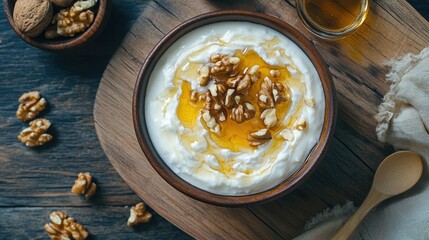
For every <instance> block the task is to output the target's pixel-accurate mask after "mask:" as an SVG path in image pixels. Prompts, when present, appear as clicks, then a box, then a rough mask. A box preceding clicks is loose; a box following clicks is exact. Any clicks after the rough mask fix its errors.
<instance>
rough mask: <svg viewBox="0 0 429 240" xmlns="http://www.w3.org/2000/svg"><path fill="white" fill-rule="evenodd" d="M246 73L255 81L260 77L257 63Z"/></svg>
mask: <svg viewBox="0 0 429 240" xmlns="http://www.w3.org/2000/svg"><path fill="white" fill-rule="evenodd" d="M246 74H248V75H249V76H250V79H251V80H252V82H256V81H257V80H258V79H259V78H260V77H261V72H259V65H253V66H252V67H251V68H250V69H249V70H248V71H246Z"/></svg>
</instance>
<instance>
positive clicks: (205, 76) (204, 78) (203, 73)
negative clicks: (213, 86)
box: [198, 65, 210, 86]
mask: <svg viewBox="0 0 429 240" xmlns="http://www.w3.org/2000/svg"><path fill="white" fill-rule="evenodd" d="M198 74H200V77H199V78H198V83H199V84H200V85H201V86H207V83H208V82H209V80H210V68H209V66H208V65H204V66H202V67H201V68H200V69H198Z"/></svg>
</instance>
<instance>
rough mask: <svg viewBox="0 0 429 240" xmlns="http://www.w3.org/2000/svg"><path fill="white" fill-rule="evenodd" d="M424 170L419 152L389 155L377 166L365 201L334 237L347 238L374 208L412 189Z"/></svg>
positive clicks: (400, 152)
mask: <svg viewBox="0 0 429 240" xmlns="http://www.w3.org/2000/svg"><path fill="white" fill-rule="evenodd" d="M422 172H423V162H422V159H421V158H420V156H419V155H418V154H417V153H414V152H409V151H399V152H396V153H393V154H391V155H389V156H388V157H387V158H385V159H384V160H383V162H382V163H381V164H380V166H379V167H378V168H377V171H376V173H375V177H374V181H373V183H372V187H371V190H370V191H369V194H368V196H367V197H366V199H365V201H364V202H363V203H362V205H361V206H360V208H359V209H358V210H357V211H356V212H355V213H354V214H353V216H352V217H351V218H350V219H349V220H348V221H347V222H346V223H345V224H344V225H343V226H342V227H341V229H340V230H339V231H338V232H337V234H336V235H335V236H334V237H333V238H332V239H333V240H342V239H347V238H348V237H349V236H350V235H351V234H352V233H353V231H354V230H355V228H356V227H357V226H358V225H359V223H360V222H361V221H362V219H363V218H364V217H365V216H366V215H367V214H368V212H369V211H371V209H372V208H374V207H375V206H376V205H377V204H379V203H380V202H382V201H384V200H386V199H388V198H391V197H393V196H395V195H398V194H400V193H403V192H405V191H407V190H408V189H410V188H411V187H412V186H414V185H415V184H416V183H417V181H418V180H419V179H420V177H421V176H422Z"/></svg>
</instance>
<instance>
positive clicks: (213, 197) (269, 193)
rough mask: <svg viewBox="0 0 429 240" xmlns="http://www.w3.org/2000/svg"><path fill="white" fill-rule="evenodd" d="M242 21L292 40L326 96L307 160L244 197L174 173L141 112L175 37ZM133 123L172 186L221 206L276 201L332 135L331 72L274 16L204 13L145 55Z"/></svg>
mask: <svg viewBox="0 0 429 240" xmlns="http://www.w3.org/2000/svg"><path fill="white" fill-rule="evenodd" d="M224 21H244V22H252V23H257V24H262V25H265V26H267V27H269V28H272V29H274V30H276V31H278V32H280V33H281V34H283V35H285V36H286V37H287V38H289V39H291V40H292V41H293V42H295V43H296V44H297V45H298V46H299V47H300V48H301V49H302V50H303V51H304V53H306V54H307V56H308V57H309V58H310V60H311V61H312V63H313V65H314V66H315V68H316V70H317V72H318V74H319V77H320V79H321V83H322V87H323V92H324V95H325V118H324V123H323V127H322V133H321V136H320V139H319V142H318V143H317V144H316V145H315V147H314V148H313V151H312V152H311V153H310V154H309V156H308V158H307V162H306V163H304V164H303V166H302V167H301V168H300V169H299V170H298V171H297V172H296V173H295V174H294V175H293V176H292V177H290V178H288V179H286V180H285V181H283V182H281V183H280V184H278V185H277V186H275V187H273V188H271V189H268V190H266V191H263V192H259V193H256V194H251V195H245V196H225V195H218V194H213V193H210V192H207V191H205V190H202V189H200V188H197V187H195V186H193V185H191V184H189V183H188V182H186V181H185V180H183V179H182V178H180V177H179V176H177V175H176V174H175V173H174V172H173V171H172V170H171V169H170V168H169V167H168V166H167V165H166V164H165V163H164V161H163V160H162V159H161V158H160V157H159V155H158V153H157V152H156V150H155V148H154V146H153V144H152V142H151V140H150V138H149V136H148V132H147V127H146V120H145V114H144V111H141V110H144V101H145V99H144V96H145V92H146V86H147V83H148V80H149V78H150V75H151V73H152V70H153V68H154V67H155V65H156V63H157V62H158V60H159V58H160V57H161V56H162V55H163V54H164V52H165V51H166V50H167V49H168V48H169V47H170V46H171V44H173V43H174V42H175V41H176V40H177V39H179V38H180V37H182V36H183V35H185V34H186V33H188V32H190V31H192V30H194V29H196V28H198V27H201V26H204V25H207V24H211V23H216V22H224ZM132 116H133V124H134V129H135V132H136V136H137V140H138V142H139V145H140V147H141V149H142V150H143V153H144V154H145V156H146V158H147V159H148V161H149V163H150V164H151V165H152V167H153V168H154V169H155V171H156V172H157V173H158V174H159V175H160V176H161V177H162V178H163V179H164V180H165V181H166V182H167V183H169V184H170V185H171V186H173V187H174V188H175V189H177V190H178V191H180V192H182V193H183V194H185V195H187V196H189V197H192V198H194V199H196V200H199V201H202V202H205V203H209V204H212V205H217V206H224V207H241V206H248V205H253V204H258V203H262V202H267V201H269V200H270V201H271V200H275V199H277V198H280V197H282V196H284V195H285V194H287V193H289V192H290V191H292V190H293V189H295V188H296V187H297V186H298V185H299V184H301V183H302V182H303V181H304V180H305V179H307V178H308V177H309V175H311V173H312V172H313V171H314V170H315V169H316V167H317V166H318V164H319V163H320V161H321V159H322V158H323V156H324V155H325V154H326V151H327V147H328V145H329V143H330V141H331V138H332V136H333V132H334V128H335V121H336V93H335V86H334V84H333V82H332V78H331V75H330V73H329V71H328V69H327V66H326V64H325V62H324V61H323V59H322V57H321V55H320V54H319V52H318V51H317V50H316V48H315V46H314V45H313V44H312V43H311V41H310V40H309V39H307V38H306V37H305V36H304V35H303V34H301V33H300V32H299V31H298V30H296V29H295V28H293V27H292V26H290V25H289V24H287V23H286V22H283V21H282V20H280V19H278V18H275V17H273V16H270V15H267V14H262V13H256V12H251V11H242V10H221V11H214V12H209V13H205V14H202V15H199V16H196V17H194V18H191V19H189V20H187V21H185V22H183V23H182V24H180V25H178V26H177V27H175V28H174V29H173V30H171V31H170V32H169V33H168V34H167V35H166V36H164V37H163V38H162V39H161V40H160V41H159V42H158V43H157V45H156V46H155V47H154V48H153V50H152V51H151V52H150V53H149V55H148V56H147V58H146V60H145V62H144V63H143V66H142V67H141V69H140V72H139V74H138V77H137V81H136V84H135V87H134V93H133V102H132Z"/></svg>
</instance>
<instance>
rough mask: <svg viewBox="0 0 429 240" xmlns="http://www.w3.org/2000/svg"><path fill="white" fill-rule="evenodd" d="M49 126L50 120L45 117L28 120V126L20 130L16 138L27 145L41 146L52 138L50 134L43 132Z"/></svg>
mask: <svg viewBox="0 0 429 240" xmlns="http://www.w3.org/2000/svg"><path fill="white" fill-rule="evenodd" d="M50 126H51V122H50V121H49V120H47V119H44V118H38V119H34V120H33V121H31V122H30V127H28V128H25V129H24V130H22V132H21V133H20V134H19V135H18V139H19V140H20V141H21V142H22V143H24V144H25V146H27V147H37V146H41V145H43V144H45V143H47V142H49V141H51V140H52V135H50V134H47V133H45V132H46V131H47V130H48V128H49V127H50Z"/></svg>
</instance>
